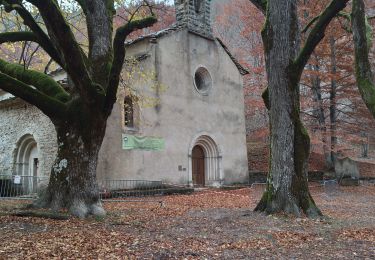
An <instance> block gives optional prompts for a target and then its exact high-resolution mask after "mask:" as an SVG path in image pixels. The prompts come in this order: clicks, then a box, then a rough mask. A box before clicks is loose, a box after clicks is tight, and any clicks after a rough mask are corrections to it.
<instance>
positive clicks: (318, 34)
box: [293, 0, 349, 80]
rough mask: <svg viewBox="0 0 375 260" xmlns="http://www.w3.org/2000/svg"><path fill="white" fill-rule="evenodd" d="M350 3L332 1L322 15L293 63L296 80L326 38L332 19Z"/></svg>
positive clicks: (344, 0)
mask: <svg viewBox="0 0 375 260" xmlns="http://www.w3.org/2000/svg"><path fill="white" fill-rule="evenodd" d="M348 2H349V0H332V1H331V3H330V4H329V5H328V7H327V8H326V9H325V10H324V11H323V12H322V13H321V15H320V16H319V19H318V20H317V22H316V24H315V26H314V27H313V28H312V30H311V31H310V33H309V36H308V37H307V40H306V42H305V45H304V46H303V48H302V50H301V51H300V53H299V55H298V57H297V59H296V60H295V61H294V62H293V70H294V72H293V74H294V76H295V77H296V79H298V80H299V78H300V77H301V75H302V72H303V69H304V68H305V65H306V63H307V61H308V60H309V58H310V56H311V54H312V53H313V51H314V49H315V47H316V46H317V45H318V44H319V43H320V41H321V40H322V39H323V38H324V32H325V30H326V28H327V26H328V24H329V23H330V22H331V21H332V19H333V18H334V17H335V16H336V15H337V13H338V12H340V11H341V10H343V9H344V8H345V7H346V5H347V3H348Z"/></svg>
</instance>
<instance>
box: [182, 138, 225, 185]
mask: <svg viewBox="0 0 375 260" xmlns="http://www.w3.org/2000/svg"><path fill="white" fill-rule="evenodd" d="M221 161H222V152H221V149H219V146H218V145H217V144H216V142H215V141H214V139H213V138H212V137H210V136H209V135H208V134H202V135H198V136H197V137H195V138H194V139H193V141H192V143H191V145H190V148H189V165H190V167H189V176H190V183H191V184H192V185H194V186H206V185H209V186H219V185H221V182H222V181H223V174H222V170H221V168H222V167H221Z"/></svg>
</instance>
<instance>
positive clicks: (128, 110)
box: [124, 96, 134, 128]
mask: <svg viewBox="0 0 375 260" xmlns="http://www.w3.org/2000/svg"><path fill="white" fill-rule="evenodd" d="M124 122H125V127H129V128H132V127H134V104H133V100H132V98H131V97H129V96H127V97H125V99H124Z"/></svg>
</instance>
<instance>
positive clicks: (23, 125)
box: [0, 98, 57, 176]
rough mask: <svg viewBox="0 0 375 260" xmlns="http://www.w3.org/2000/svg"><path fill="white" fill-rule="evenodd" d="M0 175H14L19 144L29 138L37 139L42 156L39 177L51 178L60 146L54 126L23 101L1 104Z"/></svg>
mask: <svg viewBox="0 0 375 260" xmlns="http://www.w3.org/2000/svg"><path fill="white" fill-rule="evenodd" d="M0 133H1V135H0V174H9V175H10V174H13V173H14V171H15V169H16V167H15V157H16V150H17V142H18V141H19V140H20V139H21V138H22V137H23V136H25V135H27V134H30V135H32V136H33V137H34V139H35V141H36V143H37V148H38V154H39V168H38V172H39V174H38V175H39V176H46V175H49V173H50V170H51V166H52V164H53V162H54V159H55V156H56V152H57V146H56V143H57V141H56V132H55V129H54V126H53V124H52V122H51V121H50V120H49V118H48V117H46V116H45V115H44V114H42V113H41V112H40V110H39V109H37V108H36V107H34V106H30V105H28V104H27V103H25V102H23V101H21V100H20V99H14V98H13V99H12V98H11V99H8V100H3V101H1V102H0Z"/></svg>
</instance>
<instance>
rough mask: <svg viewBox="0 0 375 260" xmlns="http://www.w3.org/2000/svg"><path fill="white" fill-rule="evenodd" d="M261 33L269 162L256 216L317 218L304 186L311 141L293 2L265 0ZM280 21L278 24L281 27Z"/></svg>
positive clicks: (311, 200)
mask: <svg viewBox="0 0 375 260" xmlns="http://www.w3.org/2000/svg"><path fill="white" fill-rule="evenodd" d="M266 19H267V20H266V25H265V28H264V30H263V32H262V37H263V43H264V49H265V56H266V68H267V77H268V92H269V93H268V100H269V116H270V128H271V144H270V146H271V147H270V148H271V154H270V157H271V160H270V171H269V175H268V179H267V188H266V191H265V193H264V194H263V197H262V199H261V201H260V202H259V204H258V205H257V207H256V209H255V210H257V211H264V212H266V213H268V214H272V213H276V212H286V213H290V214H294V215H297V216H300V215H301V213H302V212H304V213H305V214H306V215H308V216H309V217H317V216H320V215H321V212H320V210H319V209H318V208H317V207H316V205H315V203H314V200H313V199H312V197H311V195H310V193H309V190H308V182H307V160H308V156H309V149H310V139H309V136H308V134H307V132H306V130H305V128H304V127H303V125H302V122H301V120H300V116H299V114H300V112H299V77H298V76H297V78H295V76H296V74H298V72H296V71H294V64H293V61H294V60H295V59H296V57H297V54H298V50H299V26H298V17H297V1H296V0H286V1H269V3H268V10H267V18H266ZM281 21H282V22H281Z"/></svg>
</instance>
